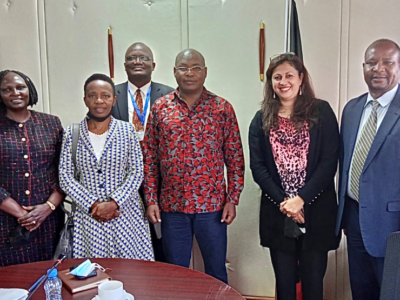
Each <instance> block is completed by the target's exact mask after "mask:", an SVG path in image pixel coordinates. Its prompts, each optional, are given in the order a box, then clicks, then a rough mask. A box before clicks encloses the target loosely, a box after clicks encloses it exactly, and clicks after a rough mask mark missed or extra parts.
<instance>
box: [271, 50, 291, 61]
mask: <svg viewBox="0 0 400 300" xmlns="http://www.w3.org/2000/svg"><path fill="white" fill-rule="evenodd" d="M281 56H289V57H291V58H292V57H293V56H296V53H294V52H286V53H280V54H275V55H272V56H271V57H270V58H269V61H272V60H274V59H275V58H278V57H281Z"/></svg>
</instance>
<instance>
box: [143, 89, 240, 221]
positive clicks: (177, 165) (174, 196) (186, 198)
mask: <svg viewBox="0 0 400 300" xmlns="http://www.w3.org/2000/svg"><path fill="white" fill-rule="evenodd" d="M143 144H144V161H145V164H144V175H145V178H144V183H145V186H144V193H145V199H146V202H147V204H148V205H153V204H157V203H159V205H160V208H161V209H162V210H163V211H166V212H174V211H178V212H184V213H202V212H215V211H219V210H221V209H222V208H223V205H224V204H225V202H229V203H234V204H238V203H239V196H240V193H241V191H242V189H243V183H244V158H243V150H242V142H241V139H240V132H239V126H238V123H237V120H236V115H235V112H234V110H233V107H232V105H231V104H230V103H229V102H228V101H226V100H225V99H223V98H221V97H218V96H216V95H214V94H213V93H211V92H209V91H207V90H206V89H204V91H203V93H202V95H201V97H200V98H199V99H198V100H197V101H196V103H195V104H194V106H193V108H192V110H190V109H189V107H188V106H187V104H186V102H185V101H183V100H182V99H180V97H179V91H178V90H176V91H175V92H173V93H170V94H168V95H166V96H164V97H162V98H160V99H158V100H157V101H156V103H155V104H154V105H153V106H152V108H151V114H150V116H149V120H148V124H147V128H146V135H145V138H144V142H143ZM224 165H226V170H227V177H228V187H226V184H225V177H224ZM159 172H160V173H161V177H162V187H161V195H160V199H157V189H158V178H159Z"/></svg>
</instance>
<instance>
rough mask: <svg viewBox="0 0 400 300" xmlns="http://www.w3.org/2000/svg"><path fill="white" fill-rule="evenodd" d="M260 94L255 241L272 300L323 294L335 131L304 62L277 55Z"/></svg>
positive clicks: (253, 148)
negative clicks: (270, 273)
mask: <svg viewBox="0 0 400 300" xmlns="http://www.w3.org/2000/svg"><path fill="white" fill-rule="evenodd" d="M266 75H267V76H266V77H267V84H266V85H265V96H264V100H263V102H262V105H261V110H260V111H258V112H257V113H256V115H255V117H254V119H253V121H252V122H251V125H250V131H249V145H250V168H251V170H252V174H253V178H254V181H255V182H256V183H257V184H258V185H259V186H260V188H261V190H262V196H261V208H260V237H261V245H262V246H264V247H268V248H269V249H270V255H271V260H272V265H273V267H274V272H275V278H276V285H277V296H278V300H295V299H296V280H297V274H298V272H297V271H298V270H299V271H300V278H301V282H302V287H303V295H304V299H305V300H311V299H312V300H314V299H315V300H322V298H323V278H324V275H325V272H326V267H327V258H328V251H329V250H333V249H337V247H338V246H339V241H340V237H337V236H336V235H335V221H336V212H337V202H336V193H335V185H334V176H335V173H336V167H337V160H338V149H339V130H338V124H337V120H336V117H335V114H334V113H333V111H332V109H331V107H330V106H329V104H328V103H327V102H326V101H323V100H318V99H316V98H315V96H314V91H313V90H312V87H311V84H310V78H309V75H308V72H307V70H306V68H305V67H304V65H303V63H302V62H301V61H300V60H299V58H297V57H296V56H295V55H294V54H291V53H285V54H281V55H279V56H277V57H275V58H273V59H272V60H271V63H270V65H269V68H268V70H267V74H266Z"/></svg>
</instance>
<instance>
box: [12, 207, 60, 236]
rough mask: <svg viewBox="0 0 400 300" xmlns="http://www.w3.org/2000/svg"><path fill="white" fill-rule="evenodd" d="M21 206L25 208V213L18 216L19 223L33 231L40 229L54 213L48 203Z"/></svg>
mask: <svg viewBox="0 0 400 300" xmlns="http://www.w3.org/2000/svg"><path fill="white" fill-rule="evenodd" d="M21 207H22V208H23V209H24V213H23V216H22V217H19V218H18V223H19V224H20V225H21V226H23V227H25V228H26V229H28V230H29V231H31V232H32V231H34V230H36V229H38V228H39V226H40V225H41V224H42V223H43V221H44V220H45V219H46V218H47V217H48V216H49V215H50V214H51V213H52V210H51V208H50V206H49V205H48V204H47V203H44V204H39V205H32V206H21Z"/></svg>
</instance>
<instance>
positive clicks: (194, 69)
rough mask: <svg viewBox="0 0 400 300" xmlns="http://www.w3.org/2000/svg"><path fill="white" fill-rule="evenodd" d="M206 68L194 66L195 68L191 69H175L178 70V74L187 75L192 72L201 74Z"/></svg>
mask: <svg viewBox="0 0 400 300" xmlns="http://www.w3.org/2000/svg"><path fill="white" fill-rule="evenodd" d="M205 68H206V67H200V66H194V67H191V68H188V67H175V69H177V70H178V72H181V73H187V72H189V71H192V72H194V73H199V72H201V71H203V70H204V69H205Z"/></svg>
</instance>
